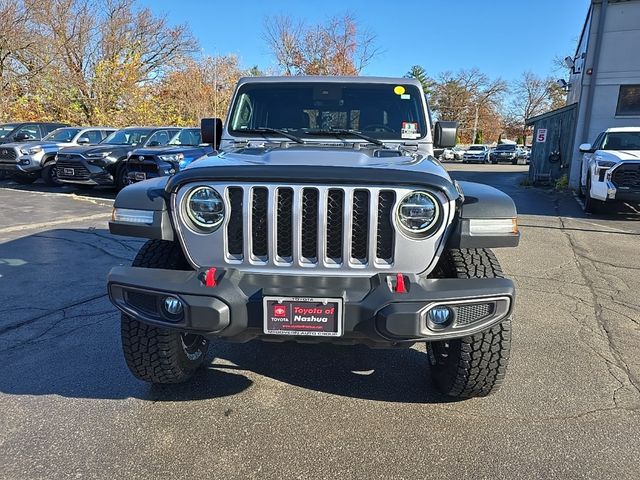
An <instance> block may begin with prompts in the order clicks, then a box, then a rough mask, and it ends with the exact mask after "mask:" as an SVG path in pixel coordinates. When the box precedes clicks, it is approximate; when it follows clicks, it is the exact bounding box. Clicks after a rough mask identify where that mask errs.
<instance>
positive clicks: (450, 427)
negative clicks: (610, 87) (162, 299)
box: [0, 164, 640, 479]
mask: <svg viewBox="0 0 640 480" xmlns="http://www.w3.org/2000/svg"><path fill="white" fill-rule="evenodd" d="M448 168H450V170H452V171H453V175H454V176H455V177H456V178H458V179H463V180H472V181H479V182H484V183H489V184H492V185H494V186H496V187H498V188H500V189H502V190H504V191H505V192H507V193H508V194H510V195H512V197H513V198H514V200H515V201H516V203H517V206H518V209H519V212H520V225H521V228H522V232H523V237H522V242H521V246H520V247H519V248H517V249H502V250H497V251H496V253H497V255H498V257H499V260H500V261H501V263H502V265H503V267H504V269H505V271H506V273H507V274H508V275H509V276H510V277H511V278H513V279H514V280H515V281H516V283H517V287H518V303H517V308H516V314H515V321H514V345H513V351H512V359H511V363H510V371H509V375H508V378H507V382H506V384H505V385H504V387H503V388H502V389H501V390H500V391H499V392H498V393H497V394H495V395H493V396H490V397H488V398H483V399H474V400H468V401H461V402H450V401H448V400H447V399H446V398H443V397H440V396H438V395H437V394H436V393H435V391H434V388H433V386H432V385H431V383H430V380H429V376H428V362H427V359H426V355H425V354H424V349H423V348H422V347H414V348H413V349H410V350H405V351H377V350H369V349H367V348H354V347H331V346H309V345H294V344H291V345H289V344H285V345H277V344H276V345H272V344H264V343H260V342H251V343H248V344H243V345H233V344H224V343H214V344H213V345H212V347H211V349H210V351H209V357H208V358H209V362H208V368H207V369H206V370H205V371H203V372H202V373H201V374H200V375H199V376H198V377H197V378H196V379H195V380H194V381H193V382H192V383H190V384H187V385H183V386H179V387H171V388H158V387H150V386H148V385H146V384H144V383H142V382H139V381H137V380H135V379H134V378H133V377H132V376H131V375H130V374H129V372H128V370H127V369H126V366H125V363H124V360H123V358H122V354H121V352H120V339H119V316H118V314H117V313H116V311H115V309H114V308H113V307H112V306H111V304H110V303H109V301H108V299H107V297H106V292H105V277H106V274H107V272H108V270H109V269H110V268H111V267H112V266H114V265H119V264H128V263H129V262H130V261H131V259H132V258H133V256H134V255H135V252H136V251H137V249H138V248H139V247H140V245H141V244H142V242H141V241H139V240H137V239H128V238H118V237H114V236H111V235H110V234H109V233H108V230H107V226H106V221H107V219H108V218H109V215H110V212H111V205H112V203H113V197H114V195H113V193H111V192H110V191H109V190H95V191H92V192H90V193H85V192H75V193H74V191H73V190H71V189H69V188H68V187H67V188H64V189H52V188H46V187H44V186H43V185H41V184H39V183H37V184H34V185H31V186H29V187H22V186H18V185H15V184H12V183H11V182H9V181H1V182H0V203H1V204H2V209H1V213H0V298H1V300H2V302H1V305H2V311H0V365H2V368H0V412H1V413H0V478H3V479H4V478H6V479H18V478H19V479H32V478H47V479H49V478H56V479H62V478H129V479H134V478H145V479H147V478H160V477H162V478H220V479H246V478H264V479H267V478H274V479H284V478H300V479H306V478H322V479H325V478H326V479H334V478H355V479H377V478H380V479H391V478H394V479H395V478H403V479H413V478H509V479H512V478H616V479H622V478H629V479H632V478H633V479H637V478H640V465H639V464H638V458H640V442H638V439H639V438H640V433H639V432H640V390H639V389H640V349H639V348H638V347H639V346H640V296H639V295H638V292H639V291H640V213H639V212H637V211H636V209H634V208H631V207H625V208H623V209H621V210H619V211H615V212H614V211H611V212H609V213H607V214H605V215H599V216H590V215H585V214H583V213H582V211H581V209H580V207H579V205H578V203H577V202H576V200H575V199H574V198H573V196H571V195H570V194H567V193H557V192H554V191H552V190H544V189H537V188H525V187H521V186H520V185H519V184H520V181H521V180H522V178H523V177H524V174H525V172H526V169H527V167H526V166H511V165H508V166H507V165H461V164H449V166H448Z"/></svg>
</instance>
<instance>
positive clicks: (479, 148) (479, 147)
mask: <svg viewBox="0 0 640 480" xmlns="http://www.w3.org/2000/svg"><path fill="white" fill-rule="evenodd" d="M481 150H484V147H482V146H479V145H472V146H470V147H469V151H472V152H477V151H481Z"/></svg>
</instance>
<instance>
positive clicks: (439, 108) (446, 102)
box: [431, 68, 507, 143]
mask: <svg viewBox="0 0 640 480" xmlns="http://www.w3.org/2000/svg"><path fill="white" fill-rule="evenodd" d="M506 91H507V84H506V82H505V81H504V80H502V79H500V78H497V79H490V78H489V77H488V76H487V75H485V74H484V73H482V72H480V70H478V69H477V68H472V69H468V70H460V71H459V72H457V73H452V72H444V73H442V74H440V76H439V77H438V80H437V81H436V82H435V83H434V85H433V93H432V95H431V100H432V107H433V109H434V110H435V111H436V112H437V113H438V117H439V118H440V119H442V120H454V121H457V122H459V124H460V129H459V131H460V136H461V139H462V141H463V142H464V143H467V142H473V140H474V139H475V137H476V134H477V131H478V129H482V130H483V131H484V132H487V136H488V137H491V138H497V137H498V135H499V133H500V132H501V130H502V119H501V115H500V113H499V112H500V107H501V104H502V98H503V96H504V94H505V93H506Z"/></svg>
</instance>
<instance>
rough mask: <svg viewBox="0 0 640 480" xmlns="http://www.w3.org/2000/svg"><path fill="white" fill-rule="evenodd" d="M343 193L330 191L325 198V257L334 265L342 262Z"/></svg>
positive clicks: (335, 190)
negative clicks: (333, 262)
mask: <svg viewBox="0 0 640 480" xmlns="http://www.w3.org/2000/svg"><path fill="white" fill-rule="evenodd" d="M343 205H344V192H343V191H342V190H337V189H331V190H329V194H328V196H327V242H326V248H327V257H328V258H330V259H331V260H333V261H335V262H336V263H340V262H341V261H342V225H343V212H342V207H343Z"/></svg>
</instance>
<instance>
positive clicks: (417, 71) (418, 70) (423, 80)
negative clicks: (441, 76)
mask: <svg viewBox="0 0 640 480" xmlns="http://www.w3.org/2000/svg"><path fill="white" fill-rule="evenodd" d="M404 77H405V78H415V79H416V80H418V81H419V82H420V84H421V85H422V89H423V90H424V93H426V94H428V95H429V94H431V93H432V91H431V88H432V86H433V83H434V81H433V80H432V79H431V78H429V76H428V75H427V72H426V70H425V69H424V68H423V67H421V66H420V65H414V66H413V67H411V68H410V69H409V71H408V72H407V73H406V74H405V76H404Z"/></svg>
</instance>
